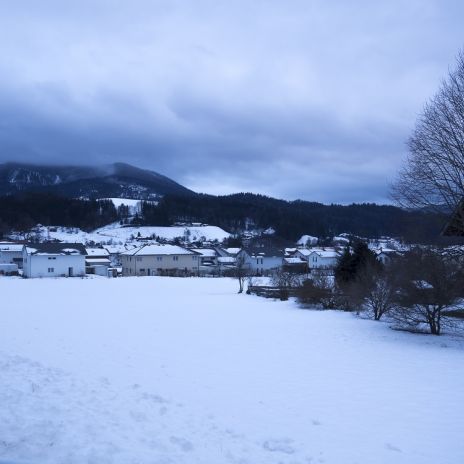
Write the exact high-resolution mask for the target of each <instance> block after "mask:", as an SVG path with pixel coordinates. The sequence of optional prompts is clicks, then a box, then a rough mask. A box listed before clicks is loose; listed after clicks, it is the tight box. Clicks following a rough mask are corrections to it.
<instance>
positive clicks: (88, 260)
mask: <svg viewBox="0 0 464 464" xmlns="http://www.w3.org/2000/svg"><path fill="white" fill-rule="evenodd" d="M85 251H86V252H87V256H86V257H85V267H86V272H87V274H98V275H103V276H106V275H108V268H109V267H111V259H110V253H109V251H108V250H106V249H105V248H98V247H97V248H86V249H85Z"/></svg>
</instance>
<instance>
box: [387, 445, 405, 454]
mask: <svg viewBox="0 0 464 464" xmlns="http://www.w3.org/2000/svg"><path fill="white" fill-rule="evenodd" d="M385 448H387V450H390V451H396V452H397V453H402V451H401V449H400V448H398V447H396V446H394V445H392V444H391V443H385Z"/></svg>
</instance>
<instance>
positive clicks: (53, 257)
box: [48, 256, 56, 259]
mask: <svg viewBox="0 0 464 464" xmlns="http://www.w3.org/2000/svg"><path fill="white" fill-rule="evenodd" d="M48 259H56V256H49V257H48Z"/></svg>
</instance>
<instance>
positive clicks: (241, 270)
mask: <svg viewBox="0 0 464 464" xmlns="http://www.w3.org/2000/svg"><path fill="white" fill-rule="evenodd" d="M249 275H250V269H249V267H248V265H247V263H246V260H245V256H243V255H241V254H239V255H238V256H237V259H236V262H235V269H234V276H235V278H236V279H237V280H238V286H239V289H238V293H243V288H244V283H245V280H246V279H247V277H248V276H249Z"/></svg>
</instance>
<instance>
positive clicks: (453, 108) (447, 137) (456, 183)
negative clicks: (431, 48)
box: [392, 50, 464, 233]
mask: <svg viewBox="0 0 464 464" xmlns="http://www.w3.org/2000/svg"><path fill="white" fill-rule="evenodd" d="M408 148H409V156H408V158H407V162H406V165H405V167H404V168H403V169H402V171H401V172H400V174H399V177H398V180H397V181H396V183H395V184H394V185H393V189H392V196H393V198H394V199H395V200H396V201H397V202H398V203H399V204H400V205H401V206H403V207H413V208H424V207H425V208H427V209H429V210H435V211H436V212H443V209H444V208H447V209H448V211H449V212H451V211H455V210H456V209H457V207H458V205H459V204H460V202H461V200H462V199H463V198H464V50H463V51H461V52H460V53H459V54H458V57H457V63H456V67H455V68H454V69H453V70H451V71H450V72H449V73H448V76H447V78H446V79H445V80H444V81H443V82H442V85H441V87H440V89H439V91H438V93H437V94H436V95H435V96H434V97H433V98H432V99H431V100H430V101H429V102H428V103H427V104H426V105H425V107H424V110H423V112H422V114H421V115H420V116H419V118H418V120H417V123H416V127H415V129H414V131H413V133H412V135H411V137H410V139H409V141H408ZM456 220H457V222H458V224H460V228H461V229H460V230H461V231H462V232H463V233H464V208H458V217H457V218H455V222H456Z"/></svg>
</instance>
